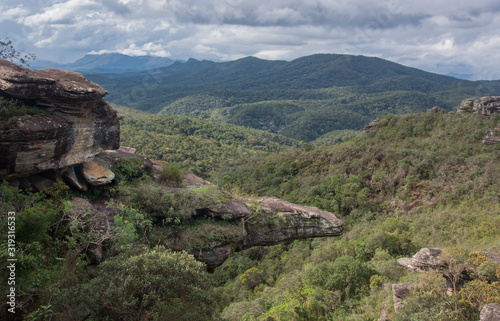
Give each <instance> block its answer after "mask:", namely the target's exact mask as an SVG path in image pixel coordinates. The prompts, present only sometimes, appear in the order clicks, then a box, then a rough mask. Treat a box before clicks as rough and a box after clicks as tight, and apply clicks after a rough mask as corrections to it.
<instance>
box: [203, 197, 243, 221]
mask: <svg viewBox="0 0 500 321" xmlns="http://www.w3.org/2000/svg"><path fill="white" fill-rule="evenodd" d="M207 210H209V211H210V212H211V213H212V214H214V215H216V216H222V215H224V214H226V215H229V216H231V219H238V218H244V217H248V216H250V215H252V212H250V210H249V209H248V207H247V206H246V205H245V203H243V202H241V201H238V200H234V199H233V200H231V201H230V202H229V203H222V204H216V205H214V206H210V207H208V208H207Z"/></svg>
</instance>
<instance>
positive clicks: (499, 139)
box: [483, 127, 500, 145]
mask: <svg viewBox="0 0 500 321" xmlns="http://www.w3.org/2000/svg"><path fill="white" fill-rule="evenodd" d="M498 143H500V127H496V128H495V129H491V130H487V131H486V136H485V137H484V138H483V144H485V145H495V144H498Z"/></svg>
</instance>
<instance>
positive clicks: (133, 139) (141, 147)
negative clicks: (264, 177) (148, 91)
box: [121, 115, 300, 178]
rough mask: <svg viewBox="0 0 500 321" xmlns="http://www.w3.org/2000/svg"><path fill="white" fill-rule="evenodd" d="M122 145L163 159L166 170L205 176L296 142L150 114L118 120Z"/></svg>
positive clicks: (230, 127) (275, 136)
mask: <svg viewBox="0 0 500 321" xmlns="http://www.w3.org/2000/svg"><path fill="white" fill-rule="evenodd" d="M121 136H122V144H123V145H126V146H133V147H134V148H136V149H137V153H138V154H139V155H144V156H147V157H149V158H151V159H155V160H162V161H165V162H167V164H168V165H167V166H168V167H169V168H167V169H174V168H176V166H177V167H179V169H178V170H176V172H179V171H180V169H181V168H182V169H183V170H188V171H190V172H192V173H194V174H196V175H200V176H202V177H205V178H206V177H207V176H208V175H209V174H210V173H211V172H212V171H213V170H214V169H217V168H220V167H221V166H222V165H223V164H225V163H227V164H231V163H233V164H232V166H234V162H237V161H238V160H239V159H240V158H243V157H250V156H252V155H262V154H264V153H266V152H275V151H279V150H283V149H285V148H287V147H296V146H299V145H300V143H299V142H297V141H294V140H292V139H289V138H286V137H284V136H278V135H273V134H270V133H266V132H262V131H258V130H253V129H246V128H243V127H238V126H232V125H226V124H220V123H214V122H207V121H202V120H199V119H194V118H188V117H183V116H168V115H162V116H154V117H152V116H151V117H142V118H140V119H129V120H127V119H126V120H125V121H123V122H122V126H121Z"/></svg>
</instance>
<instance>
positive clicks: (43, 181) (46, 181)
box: [28, 175, 56, 192]
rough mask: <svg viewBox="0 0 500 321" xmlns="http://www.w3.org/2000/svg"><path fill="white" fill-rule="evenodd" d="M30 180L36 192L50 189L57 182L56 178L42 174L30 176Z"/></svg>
mask: <svg viewBox="0 0 500 321" xmlns="http://www.w3.org/2000/svg"><path fill="white" fill-rule="evenodd" d="M28 180H29V181H30V185H31V188H32V189H33V190H34V191H35V192H41V191H45V190H48V189H49V188H51V187H52V186H53V185H54V184H55V182H56V181H55V180H51V179H50V178H47V177H44V176H42V175H33V176H30V177H29V178H28Z"/></svg>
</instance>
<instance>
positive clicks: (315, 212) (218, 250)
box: [193, 197, 343, 270]
mask: <svg viewBox="0 0 500 321" xmlns="http://www.w3.org/2000/svg"><path fill="white" fill-rule="evenodd" d="M244 201H245V202H246V203H247V204H250V203H252V204H253V205H256V206H257V207H258V210H257V211H256V212H252V213H251V215H250V216H243V215H242V214H238V215H241V216H240V217H241V219H242V221H243V223H244V224H245V225H244V227H245V231H246V234H245V235H243V236H242V239H241V240H240V241H238V242H233V243H225V244H217V245H216V246H215V247H213V248H212V249H211V250H206V251H196V252H194V253H193V254H194V256H195V257H196V259H198V260H199V261H202V262H205V263H206V264H207V267H208V269H209V270H213V269H214V268H215V267H217V266H219V265H221V264H222V263H223V262H224V261H225V260H226V258H227V257H228V256H229V254H230V253H232V252H236V251H241V250H244V249H248V248H251V247H254V246H267V245H274V244H279V243H283V242H290V241H293V240H297V239H305V238H310V237H328V236H338V235H341V234H342V231H343V227H342V222H341V221H340V220H339V219H337V217H335V215H333V214H332V213H329V212H324V211H321V210H319V209H317V208H316V207H310V206H301V205H297V204H293V203H290V202H287V201H284V200H281V199H278V198H273V197H261V198H247V199H244ZM233 204H238V201H234V202H233ZM250 208H251V207H250Z"/></svg>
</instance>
